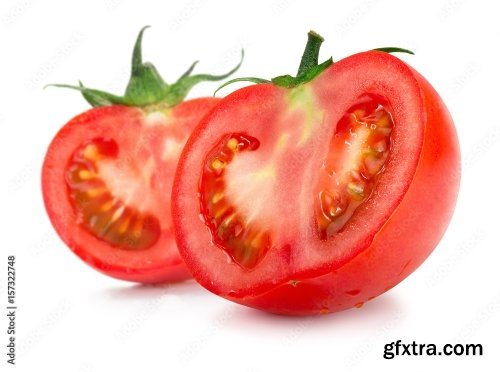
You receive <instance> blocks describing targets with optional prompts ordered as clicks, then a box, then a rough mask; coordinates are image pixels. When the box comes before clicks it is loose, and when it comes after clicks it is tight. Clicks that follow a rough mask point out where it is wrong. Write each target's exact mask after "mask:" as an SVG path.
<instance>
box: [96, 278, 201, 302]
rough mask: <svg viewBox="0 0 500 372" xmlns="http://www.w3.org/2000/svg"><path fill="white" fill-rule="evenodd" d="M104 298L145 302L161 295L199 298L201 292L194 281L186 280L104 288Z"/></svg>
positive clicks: (123, 284)
mask: <svg viewBox="0 0 500 372" xmlns="http://www.w3.org/2000/svg"><path fill="white" fill-rule="evenodd" d="M103 292H104V294H105V295H106V297H108V298H110V299H112V300H118V301H122V300H124V301H127V300H138V299H139V300H147V299H150V298H152V297H156V296H160V295H162V294H166V293H168V294H172V295H179V296H199V295H200V294H203V292H206V291H203V290H202V289H201V288H200V286H199V284H197V283H196V282H195V281H194V280H192V279H190V280H186V281H182V282H176V283H165V284H132V283H120V286H116V287H112V288H106V289H104V290H103Z"/></svg>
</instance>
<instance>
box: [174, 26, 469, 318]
mask: <svg viewBox="0 0 500 372" xmlns="http://www.w3.org/2000/svg"><path fill="white" fill-rule="evenodd" d="M310 37H311V35H310ZM313 37H314V35H313ZM320 41H321V40H320ZM319 44H320V42H319ZM318 50H319V46H318ZM306 52H307V48H306ZM304 58H307V56H306V53H305V57H304ZM303 62H304V59H303ZM327 62H328V61H327ZM306 64H307V63H306ZM313 65H314V66H315V67H314V68H316V67H318V65H317V53H316V62H315V63H314V64H313ZM326 66H329V63H326V62H325V63H324V64H323V68H318V69H317V71H316V73H317V74H316V76H313V78H311V76H310V75H314V73H311V74H310V75H307V74H306V75H307V76H308V78H307V79H308V80H307V79H306V78H304V80H305V81H304V80H303V81H300V82H299V83H298V84H296V82H297V81H298V80H299V78H300V77H301V76H306V75H303V74H302V75H301V74H300V70H299V75H298V77H297V78H296V81H295V83H294V81H292V80H290V79H292V78H291V77H288V76H285V77H280V78H276V79H273V82H275V84H269V83H261V84H258V85H255V86H251V87H246V88H243V89H240V90H238V91H236V92H234V93H232V94H230V95H229V96H227V97H226V98H224V99H223V100H222V101H221V102H220V103H219V104H218V105H217V106H216V108H215V109H214V110H212V111H211V112H210V114H209V115H207V116H205V118H204V119H203V120H202V121H201V123H200V125H199V126H198V127H197V128H196V129H195V131H194V132H193V134H192V135H191V137H190V138H189V140H188V142H187V144H186V146H185V148H184V150H183V152H182V155H181V158H180V161H179V165H178V168H177V173H176V178H175V181H174V189H173V194H172V210H173V216H174V227H175V234H176V239H177V244H178V246H179V249H180V251H181V255H182V256H183V257H184V259H185V262H186V264H187V266H188V268H189V269H190V270H191V272H192V274H193V276H194V277H195V279H196V280H197V281H198V282H199V283H201V284H202V285H203V286H204V287H206V288H207V289H208V290H210V291H212V292H214V293H216V294H218V295H220V296H222V297H224V298H226V299H229V300H231V301H234V302H237V303H240V304H243V305H247V306H251V307H255V308H258V309H262V310H267V311H270V312H274V313H281V314H295V315H305V314H323V313H328V312H335V311H339V310H343V309H347V308H350V307H353V306H358V307H359V306H360V305H361V304H363V302H365V301H367V300H370V299H372V298H373V297H375V296H378V295H380V294H381V293H383V292H385V291H387V290H388V289H390V288H392V287H393V286H395V285H396V284H397V283H399V282H400V281H401V280H403V279H404V278H405V277H406V276H408V275H409V274H410V273H411V272H413V271H414V270H415V269H416V268H417V267H418V266H419V265H420V264H421V263H422V262H423V261H424V260H425V259H426V257H427V256H428V255H429V254H430V253H431V251H432V250H433V249H434V247H435V246H436V245H437V244H438V242H439V240H440V238H441V237H442V235H443V233H444V231H445V229H446V227H447V225H448V222H449V220H450V218H451V215H452V212H453V209H454V205H455V201H456V197H457V192H458V186H459V179H460V155H459V147H458V141H457V136H456V132H455V128H454V125H453V122H452V119H451V117H450V115H449V113H448V111H447V109H446V107H445V105H444V103H443V101H442V100H441V98H440V97H439V95H438V94H437V93H436V91H435V90H434V89H433V88H432V87H431V85H430V84H429V83H428V82H427V81H426V80H425V79H424V78H423V77H422V76H421V75H420V74H419V73H418V72H416V71H415V70H414V69H412V68H411V67H410V66H408V65H407V64H406V63H404V62H403V61H401V60H399V59H398V58H396V57H393V56H391V55H390V54H387V53H385V52H381V51H369V52H363V53H359V54H355V55H352V56H350V57H347V58H345V59H343V60H341V61H338V62H336V63H335V64H333V65H331V66H329V67H326ZM325 67H326V68H325ZM282 82H285V84H282ZM279 85H285V86H286V87H283V86H279Z"/></svg>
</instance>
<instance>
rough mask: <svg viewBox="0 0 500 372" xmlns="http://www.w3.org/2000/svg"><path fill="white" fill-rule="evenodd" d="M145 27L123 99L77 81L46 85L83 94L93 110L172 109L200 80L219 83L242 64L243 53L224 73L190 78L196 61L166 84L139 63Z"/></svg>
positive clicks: (133, 58)
mask: <svg viewBox="0 0 500 372" xmlns="http://www.w3.org/2000/svg"><path fill="white" fill-rule="evenodd" d="M148 27H149V26H146V27H144V28H142V29H141V31H140V32H139V35H138V36H137V40H136V42H135V46H134V51H133V54H132V71H131V75H130V80H129V82H128V85H127V88H126V90H125V94H124V95H123V96H117V95H114V94H111V93H108V92H104V91H101V90H97V89H92V88H87V87H85V86H84V85H83V84H82V83H81V82H79V85H78V86H76V85H68V84H50V85H49V86H55V87H61V88H70V89H75V90H78V91H80V92H81V93H82V95H83V97H84V98H85V100H86V101H87V102H88V103H90V105H92V106H93V107H98V106H109V105H125V106H135V107H145V106H150V105H155V106H156V105H158V106H162V107H172V106H175V105H177V104H179V103H181V102H182V101H183V100H184V99H185V98H186V96H187V94H188V93H189V91H190V90H191V88H193V86H195V85H196V84H198V83H200V82H203V81H219V80H222V79H225V78H227V77H228V76H230V75H231V74H233V73H234V72H236V71H237V70H238V68H239V67H240V66H241V63H242V62H243V57H244V52H243V50H242V51H241V60H240V62H239V63H238V64H237V65H236V66H235V67H234V68H233V69H232V70H231V71H229V72H227V73H226V74H223V75H209V74H197V75H191V73H192V72H193V69H194V67H195V66H196V64H197V63H198V61H196V62H194V63H193V64H192V65H191V66H190V67H189V68H188V69H187V71H186V72H185V73H184V74H182V76H181V77H180V78H179V79H178V80H177V81H176V82H175V83H173V84H170V85H169V84H167V83H166V82H165V81H164V80H163V78H162V77H161V76H160V74H159V73H158V71H157V70H156V68H155V66H154V65H153V64H151V63H150V62H143V61H142V36H143V34H144V31H145V30H146V29H147V28H148Z"/></svg>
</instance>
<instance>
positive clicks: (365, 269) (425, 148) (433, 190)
mask: <svg viewBox="0 0 500 372" xmlns="http://www.w3.org/2000/svg"><path fill="white" fill-rule="evenodd" d="M393 60H395V58H394V57H392V56H388V55H385V54H383V53H380V52H365V53H359V54H357V55H353V56H351V57H348V58H346V59H345V60H342V61H339V62H337V63H336V64H335V65H333V66H332V67H330V68H329V69H327V70H326V71H325V72H324V73H323V74H322V75H320V76H319V77H318V79H320V80H321V82H320V83H318V84H328V83H329V80H330V79H333V78H332V76H334V75H335V74H336V73H337V71H338V69H345V70H349V69H351V70H356V69H358V68H363V66H370V64H375V65H377V64H379V65H380V64H384V63H387V64H390V63H393ZM394 64H395V66H396V68H397V72H398V73H402V74H405V75H407V76H408V79H410V80H413V81H414V83H413V84H414V86H415V88H416V90H417V91H418V92H419V93H418V94H419V96H420V102H415V105H417V106H418V110H419V112H420V114H419V116H420V118H421V119H419V123H418V125H420V126H422V128H421V130H422V137H423V141H422V143H421V145H419V146H420V150H419V151H420V155H419V156H418V158H417V161H418V162H417V164H416V166H415V171H414V173H413V176H412V178H410V179H408V183H407V185H406V186H405V190H404V194H403V196H402V198H401V200H399V202H398V204H397V205H396V207H395V208H394V209H393V210H392V213H391V214H390V216H389V217H388V218H387V220H385V222H384V223H383V224H382V225H381V227H380V228H379V229H378V230H377V231H376V232H375V233H374V234H373V236H371V237H370V235H367V240H366V242H365V243H363V246H362V247H360V248H359V249H358V250H357V251H356V250H354V251H353V252H354V253H353V254H352V255H350V256H349V255H348V256H346V257H345V258H344V260H343V261H342V262H336V263H335V262H334V263H331V264H330V265H323V266H321V267H318V268H316V269H311V270H307V271H305V272H301V273H299V274H298V275H290V276H289V277H287V278H286V280H282V279H279V282H274V283H271V282H269V283H265V284H263V285H261V286H260V287H251V288H249V289H248V290H245V287H247V285H246V284H245V274H241V277H239V276H237V279H235V282H234V285H235V288H237V289H240V290H239V291H237V290H235V291H227V289H225V287H223V286H221V285H220V284H218V283H217V281H216V280H214V278H217V276H216V275H215V276H208V275H207V273H206V271H207V270H208V271H209V270H213V271H220V268H219V267H212V268H207V267H205V266H204V265H206V263H200V262H198V259H197V258H196V257H194V256H193V254H192V252H191V250H192V249H193V248H192V247H190V246H189V245H190V239H189V238H188V237H187V236H186V233H185V231H184V230H183V228H182V227H181V226H179V223H186V212H184V211H183V210H181V208H184V209H185V208H186V205H185V204H183V203H184V202H183V201H182V199H183V198H187V197H186V193H187V192H189V190H187V186H186V185H189V183H186V182H185V181H184V179H183V178H184V177H186V174H185V170H184V167H186V166H187V163H188V162H189V157H192V156H195V155H193V153H194V150H193V147H194V146H195V144H196V137H199V136H202V135H203V133H204V132H205V131H207V130H210V129H208V128H209V123H205V125H204V123H203V122H202V123H201V124H200V126H199V127H198V128H197V129H196V130H195V132H194V133H193V135H192V136H191V138H190V140H189V141H188V144H187V145H186V147H185V149H184V152H183V155H181V160H180V163H179V167H178V170H177V174H176V180H175V182H174V192H173V213H174V216H175V218H174V224H176V239H177V242H178V245H179V249H180V251H181V254H182V255H183V257H184V259H185V261H186V263H187V265H188V268H189V269H190V270H191V271H192V272H193V275H194V277H195V279H196V280H197V281H199V282H200V283H201V284H202V285H203V286H204V287H206V288H207V289H208V290H210V291H212V292H214V293H216V294H218V295H220V296H222V297H224V298H226V299H228V300H231V301H234V302H237V303H240V304H243V305H246V306H250V307H254V308H258V309H261V310H265V311H269V312H273V313H278V314H285V315H311V314H324V313H327V312H336V311H340V310H344V309H348V308H351V307H353V306H360V305H361V304H363V303H364V302H366V301H368V300H370V299H372V298H373V297H375V296H378V295H380V294H382V293H383V292H385V291H387V290H389V289H390V288H392V287H394V286H395V285H396V284H398V283H399V282H400V281H402V280H403V279H404V278H405V277H407V276H408V275H409V274H410V273H411V272H413V271H414V270H415V269H416V268H417V267H418V266H419V265H420V264H421V263H422V262H423V261H424V260H425V259H426V258H427V257H428V255H429V254H430V253H431V252H432V250H433V249H434V248H435V247H436V245H437V244H438V242H439V240H440V239H441V237H442V235H443V234H444V232H445V230H446V227H447V225H448V223H449V221H450V219H451V216H452V213H453V210H454V206H455V202H456V198H457V194H458V187H459V183H460V152H459V145H458V140H457V135H456V131H455V127H454V124H453V121H452V119H451V116H450V114H449V112H448V110H447V109H446V107H445V105H444V103H443V101H442V99H441V98H440V97H439V95H438V94H437V92H436V91H435V90H434V89H433V88H432V86H431V85H430V84H429V83H428V82H427V81H426V80H425V78H423V77H422V76H421V75H420V74H419V73H418V72H416V71H415V70H414V69H412V68H411V67H410V66H408V65H406V64H404V63H403V62H401V61H399V60H398V62H397V63H394ZM314 83H315V82H314V81H313V84H314ZM251 88H254V89H253V90H252V89H251ZM251 88H247V89H246V90H245V91H244V92H242V91H243V90H240V91H237V92H236V93H233V95H230V96H228V97H227V98H226V99H225V100H223V101H222V102H221V103H220V104H219V106H218V107H219V108H220V109H221V111H222V109H223V108H224V109H227V108H228V107H230V106H231V104H235V105H236V104H240V103H241V102H244V101H245V100H246V99H248V97H253V98H255V97H258V96H259V95H262V96H264V97H270V96H273V94H274V95H276V94H278V95H279V94H280V93H278V91H279V90H280V88H276V87H269V86H266V85H261V86H257V87H251ZM273 88H274V91H273V93H269V92H268V91H271V90H272V89H273ZM388 88H389V89H390V88H391V87H388ZM266 92H268V93H266ZM231 99H232V100H234V102H232V103H231V102H229V100H231ZM249 101H252V102H253V100H252V99H249ZM264 106H265V105H264ZM217 110H218V109H217V108H216V109H215V110H214V115H213V116H214V117H217V114H216V112H217ZM276 110H279V108H276ZM206 120H207V121H208V120H209V119H206ZM408 140H410V139H408ZM179 200H181V201H179ZM195 230H197V229H195ZM195 234H198V231H195ZM202 235H203V234H202V233H201V232H200V233H199V235H198V236H202ZM207 243H208V242H207ZM208 244H209V243H208ZM303 248H304V249H307V247H303ZM203 251H204V252H205V251H206V248H203ZM214 261H215V263H216V264H218V262H217V261H216V260H214ZM279 264H280V263H278V262H276V265H279Z"/></svg>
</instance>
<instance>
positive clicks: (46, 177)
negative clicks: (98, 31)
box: [42, 29, 239, 283]
mask: <svg viewBox="0 0 500 372" xmlns="http://www.w3.org/2000/svg"><path fill="white" fill-rule="evenodd" d="M143 32H144V29H143V30H142V31H141V32H140V34H139V37H138V39H137V42H136V46H135V48H134V55H133V59H132V76H131V79H130V82H129V85H128V87H127V91H126V93H125V96H123V97H118V96H114V95H111V94H109V93H106V92H101V91H97V90H94V89H89V88H86V87H84V86H83V85H82V84H80V86H77V87H72V86H69V87H70V88H74V89H77V90H80V91H81V92H82V94H83V95H84V97H85V98H86V99H87V101H88V102H89V103H91V104H92V105H93V106H95V108H93V109H91V110H89V111H87V112H85V113H83V114H81V115H79V116H77V117H75V118H74V119H72V120H71V121H70V122H69V123H67V124H66V125H65V126H64V127H63V128H62V129H61V130H60V131H59V133H58V134H57V135H56V136H55V138H54V140H53V141H52V143H51V144H50V146H49V149H48V151H47V155H46V158H45V162H44V165H43V170H42V189H43V197H44V201H45V206H46V209H47V213H48V215H49V217H50V220H51V222H52V224H53V225H54V228H55V229H56V231H57V232H58V234H59V235H60V237H61V238H62V240H63V241H64V242H65V243H66V244H67V245H68V246H69V247H70V248H71V249H72V250H73V251H74V252H75V253H76V254H77V255H78V256H79V257H80V258H82V259H83V260H84V261H85V262H86V263H88V264H89V265H91V266H92V267H94V268H96V269H97V270H99V271H101V272H103V273H105V274H107V275H110V276H112V277H115V278H119V279H124V280H130V281H135V282H142V283H156V282H165V281H175V280H181V279H185V278H188V277H189V276H190V275H189V273H188V271H187V270H186V267H185V265H184V263H183V261H182V259H181V258H180V256H179V253H178V250H177V247H176V245H175V240H174V235H173V227H172V218H171V209H170V194H171V189H172V183H173V177H174V172H175V168H176V166H177V160H178V157H179V155H180V152H181V150H182V148H183V146H184V143H185V142H186V140H187V138H188V136H189V134H190V133H191V131H192V129H193V128H194V126H195V125H196V124H197V123H198V121H199V120H200V119H201V118H202V117H203V116H204V115H205V114H206V113H207V112H208V111H210V110H211V109H212V108H213V107H214V105H215V104H216V103H217V102H218V101H219V99H216V98H199V99H192V100H188V101H184V98H185V96H186V94H187V93H188V91H189V89H190V88H191V87H192V86H193V85H194V84H196V83H197V82H200V81H203V80H220V79H222V78H224V77H226V76H228V74H225V75H222V76H212V75H191V71H192V67H194V65H193V66H192V67H191V68H190V69H189V70H188V71H187V72H186V73H185V74H184V75H183V76H182V77H181V78H180V79H179V81H178V82H176V83H175V84H172V85H167V84H166V83H164V82H163V80H162V79H161V77H160V76H159V74H158V73H157V71H156V69H155V68H154V66H153V65H151V64H149V63H143V62H142V57H141V40H142V34H143ZM238 66H239V65H238ZM238 66H237V67H238ZM237 67H236V68H237ZM234 70H235V69H233V71H231V72H230V73H232V72H234Z"/></svg>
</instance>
